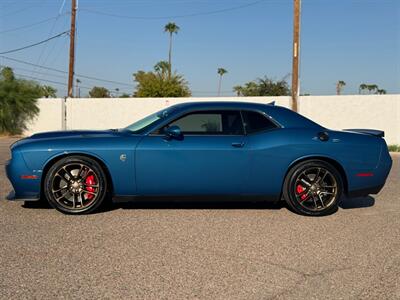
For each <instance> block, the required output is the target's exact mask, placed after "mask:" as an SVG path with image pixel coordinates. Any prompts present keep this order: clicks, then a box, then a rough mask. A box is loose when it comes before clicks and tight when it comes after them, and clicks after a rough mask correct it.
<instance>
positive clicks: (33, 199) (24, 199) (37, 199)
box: [6, 190, 40, 201]
mask: <svg viewBox="0 0 400 300" xmlns="http://www.w3.org/2000/svg"><path fill="white" fill-rule="evenodd" d="M6 200H9V201H39V200H40V198H35V197H29V198H25V197H22V198H20V197H17V196H16V195H15V191H14V190H12V191H11V192H10V193H9V194H8V195H7V197H6Z"/></svg>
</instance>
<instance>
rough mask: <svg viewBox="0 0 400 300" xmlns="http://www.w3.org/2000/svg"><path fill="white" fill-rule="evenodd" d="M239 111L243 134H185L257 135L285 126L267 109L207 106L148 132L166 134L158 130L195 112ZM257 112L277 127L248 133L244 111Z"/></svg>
mask: <svg viewBox="0 0 400 300" xmlns="http://www.w3.org/2000/svg"><path fill="white" fill-rule="evenodd" d="M218 110H221V111H229V110H232V111H238V112H239V113H240V117H241V119H242V126H243V134H209V133H208V134H189V133H186V134H185V136H247V135H255V134H261V133H265V132H267V131H272V130H277V129H282V128H283V126H282V125H281V124H280V123H278V122H277V121H276V120H275V119H274V118H272V117H271V116H270V115H268V114H267V113H266V112H265V111H263V110H259V109H254V108H250V109H243V108H231V107H229V108H215V109H209V108H205V109H197V110H192V111H184V112H182V113H181V114H178V115H177V116H176V117H175V118H174V119H172V120H170V121H168V122H166V123H162V124H160V126H158V127H157V128H155V129H154V130H152V131H151V132H150V133H148V134H147V135H148V136H164V134H162V133H158V131H159V130H160V129H161V128H163V127H165V126H167V125H168V124H170V123H172V122H174V121H176V120H178V119H180V118H182V117H184V116H186V115H189V114H192V113H195V112H206V111H218ZM247 111H250V112H256V113H259V114H261V115H262V116H263V117H264V118H267V119H268V120H269V121H271V122H272V123H273V124H274V125H275V126H276V127H275V128H270V129H264V130H260V131H257V132H252V133H248V132H247V130H246V126H245V122H244V117H243V112H247Z"/></svg>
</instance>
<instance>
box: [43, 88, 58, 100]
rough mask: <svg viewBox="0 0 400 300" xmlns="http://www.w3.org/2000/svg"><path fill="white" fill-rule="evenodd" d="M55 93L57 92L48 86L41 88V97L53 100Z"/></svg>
mask: <svg viewBox="0 0 400 300" xmlns="http://www.w3.org/2000/svg"><path fill="white" fill-rule="evenodd" d="M56 93H57V90H56V89H55V88H53V87H52V86H49V85H43V86H42V94H43V97H45V98H55V97H57V95H56Z"/></svg>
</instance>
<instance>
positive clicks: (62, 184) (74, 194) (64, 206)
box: [44, 156, 107, 214]
mask: <svg viewBox="0 0 400 300" xmlns="http://www.w3.org/2000/svg"><path fill="white" fill-rule="evenodd" d="M44 191H45V195H46V198H47V200H48V201H49V203H50V205H51V206H52V207H54V208H56V209H57V210H59V211H61V212H63V213H67V214H84V213H91V212H93V211H95V210H96V209H97V208H98V207H99V206H100V205H101V203H102V202H103V200H104V198H105V197H106V193H107V179H106V176H105V173H104V171H103V169H102V168H101V166H100V165H99V164H98V163H97V162H96V161H95V160H93V159H90V158H88V157H84V156H69V157H65V158H62V159H60V160H59V161H57V162H56V163H55V164H53V165H52V166H51V167H50V169H49V171H48V172H47V175H46V177H45V181H44Z"/></svg>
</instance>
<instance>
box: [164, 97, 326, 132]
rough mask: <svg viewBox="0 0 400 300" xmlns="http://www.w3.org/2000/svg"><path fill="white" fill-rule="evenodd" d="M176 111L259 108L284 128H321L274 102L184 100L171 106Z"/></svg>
mask: <svg viewBox="0 0 400 300" xmlns="http://www.w3.org/2000/svg"><path fill="white" fill-rule="evenodd" d="M171 108H173V109H175V110H176V111H177V112H179V111H180V112H182V111H189V110H196V109H201V110H207V109H210V110H213V109H232V108H233V109H240V110H246V109H248V110H259V111H263V112H264V113H266V114H267V115H268V116H269V117H271V118H272V119H274V120H275V122H276V123H278V124H280V125H281V126H282V127H286V128H322V126H321V125H319V124H317V123H315V122H313V121H311V120H310V119H307V118H306V117H304V116H302V115H300V114H298V113H296V112H294V111H292V110H290V109H287V108H286V107H283V106H275V103H274V102H270V103H255V102H242V101H201V102H200V101H197V102H185V103H180V104H176V105H173V106H171Z"/></svg>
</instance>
